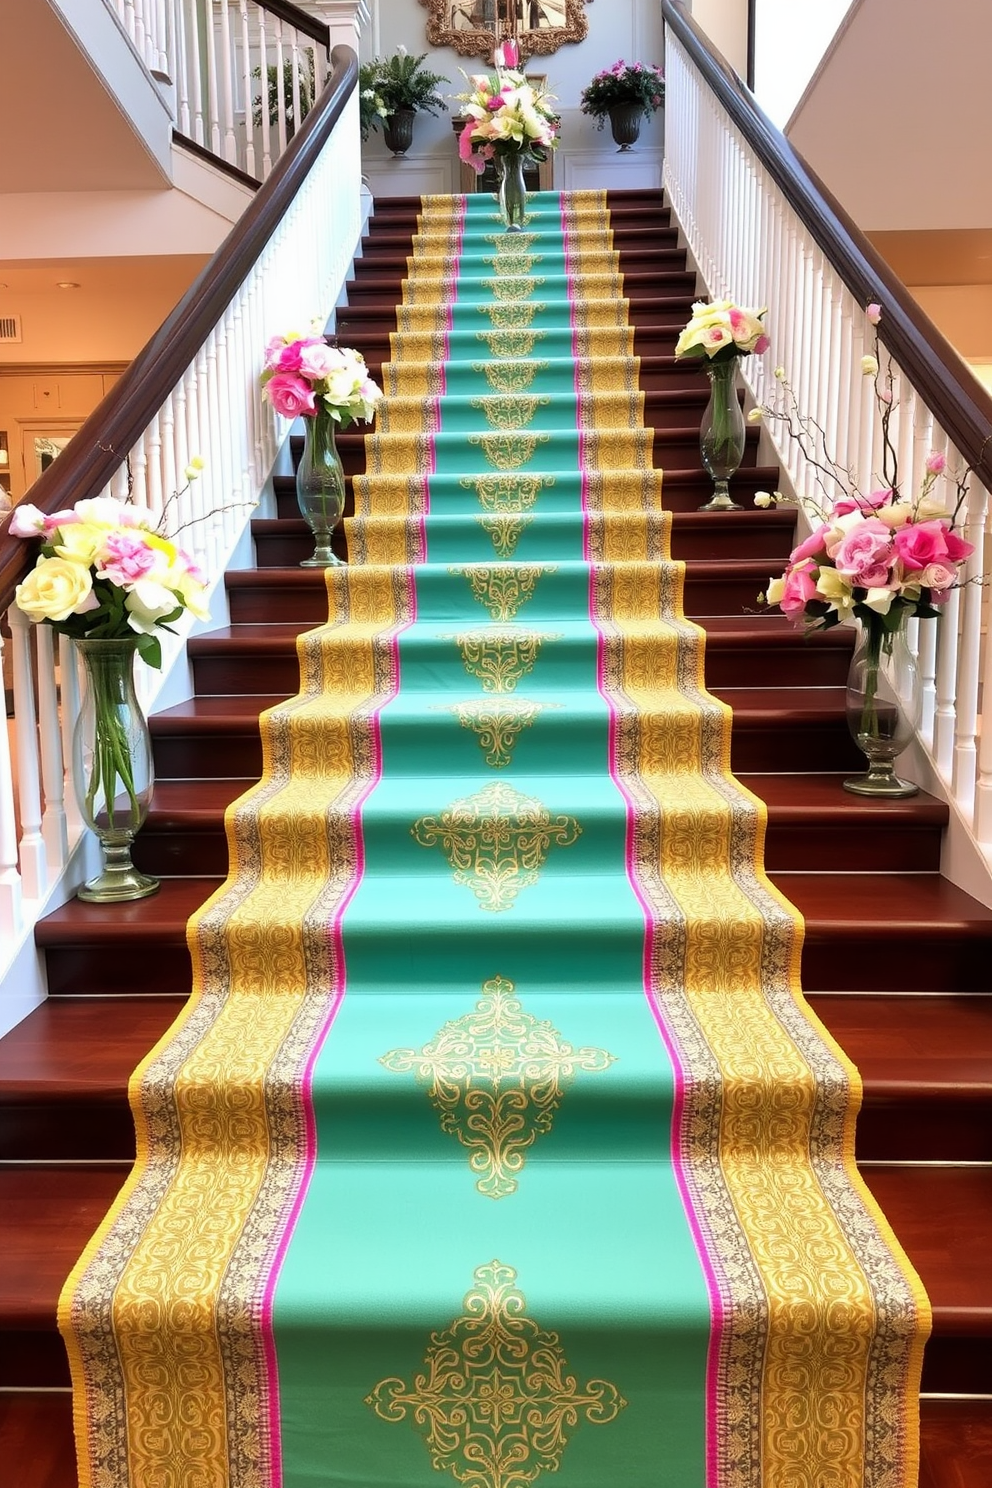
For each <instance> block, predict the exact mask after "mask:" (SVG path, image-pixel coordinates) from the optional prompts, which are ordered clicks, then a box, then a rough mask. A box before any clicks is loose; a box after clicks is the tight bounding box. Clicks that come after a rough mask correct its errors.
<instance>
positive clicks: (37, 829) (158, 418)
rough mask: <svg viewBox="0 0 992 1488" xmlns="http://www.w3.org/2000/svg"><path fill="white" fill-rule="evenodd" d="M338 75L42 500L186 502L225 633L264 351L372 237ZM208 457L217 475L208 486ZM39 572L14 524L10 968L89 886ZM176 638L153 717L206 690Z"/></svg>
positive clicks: (7, 784) (258, 451)
mask: <svg viewBox="0 0 992 1488" xmlns="http://www.w3.org/2000/svg"><path fill="white" fill-rule="evenodd" d="M332 64H333V68H332V72H331V76H330V81H329V83H328V85H327V87H326V88H325V90H324V92H323V93H322V94H321V96H320V97H319V98H318V99H317V101H316V104H315V106H314V108H313V109H312V110H311V112H310V113H309V115H308V117H307V119H306V122H305V124H304V125H303V127H302V128H301V129H300V130H299V132H298V133H297V135H296V137H295V138H294V139H293V141H292V143H291V145H290V147H289V148H288V150H287V152H286V154H285V155H284V156H283V157H282V159H281V160H280V161H279V162H278V165H277V166H276V168H275V170H273V172H272V174H271V175H270V177H269V179H268V181H266V183H265V185H264V186H262V187H261V188H260V190H259V192H258V194H257V195H256V196H255V197H254V199H253V200H252V202H251V203H250V205H249V206H248V208H247V210H246V212H245V214H244V215H243V217H242V218H241V220H240V221H239V222H238V223H237V224H236V226H235V227H234V228H233V229H232V231H231V233H230V234H229V235H228V237H227V239H226V240H225V242H224V243H223V244H222V245H221V247H220V248H219V249H218V251H217V253H216V254H215V255H214V257H213V259H212V260H211V262H210V263H209V264H208V265H207V267H206V268H205V269H204V270H203V272H202V274H201V275H200V277H199V278H198V279H197V280H196V282H195V283H194V284H193V285H192V287H191V288H190V290H189V291H188V292H187V294H186V295H185V296H184V297H183V299H182V300H181V301H180V303H179V305H177V307H176V309H175V310H174V311H173V312H172V314H171V315H170V316H169V317H168V318H167V320H165V321H164V323H163V324H162V326H161V327H160V328H159V330H158V331H157V332H156V333H155V335H154V336H152V338H151V340H150V341H149V342H148V344H147V345H146V346H145V347H144V349H143V350H142V351H141V352H139V354H138V356H137V357H136V358H135V360H134V361H133V362H132V364H131V366H130V367H129V368H128V370H127V371H126V372H125V373H124V375H123V376H122V377H121V379H120V380H119V382H118V383H117V384H116V385H115V386H114V387H113V388H112V389H111V391H110V393H108V395H107V397H106V398H105V399H104V400H103V402H102V403H101V404H100V405H99V407H98V408H97V409H96V410H95V411H94V413H92V414H91V415H90V417H89V418H88V419H87V421H86V423H85V424H84V425H83V427H82V428H81V429H80V431H79V432H78V433H77V434H76V435H75V437H74V438H73V439H72V441H71V442H70V444H69V445H68V446H67V448H66V449H65V450H64V451H63V453H62V454H61V455H60V456H59V458H58V460H56V461H54V462H53V463H52V464H51V465H50V466H49V468H48V469H47V470H46V471H45V472H44V473H43V475H41V476H40V477H39V479H38V480H37V481H36V482H35V484H34V485H33V486H32V487H31V491H30V493H29V500H30V501H31V503H32V504H33V505H35V506H37V507H39V508H40V509H41V510H42V511H45V512H54V511H60V510H63V509H65V508H66V507H71V506H73V505H74V504H75V502H76V501H78V500H80V499H81V498H84V497H93V496H114V497H117V498H118V499H122V500H123V499H127V498H128V497H130V498H131V499H133V500H134V501H135V502H136V503H139V504H141V505H144V506H148V507H150V508H151V510H152V511H153V512H156V513H158V514H161V513H162V512H163V511H164V510H165V508H166V507H167V506H168V514H167V515H168V520H167V524H166V527H167V531H168V532H169V533H175V532H177V531H178V530H180V529H181V536H180V541H181V543H182V545H183V547H185V548H186V549H187V551H189V552H191V553H192V555H193V557H194V558H195V560H196V562H197V564H198V565H199V566H200V567H201V568H202V569H203V570H204V572H205V573H206V574H207V575H208V576H209V577H210V578H211V579H212V580H213V581H214V591H213V593H212V594H211V599H212V600H213V601H215V602H214V604H213V614H214V620H213V623H214V624H217V623H218V615H219V614H222V612H223V609H224V605H225V603H226V601H225V597H224V583H223V576H224V570H225V568H226V567H227V566H228V564H229V562H230V560H231V557H232V554H234V553H235V552H236V550H237V551H238V553H239V562H240V564H241V566H248V565H250V563H251V561H252V560H251V554H250V539H249V537H248V523H249V521H250V517H251V513H252V510H253V508H254V507H255V506H256V505H257V503H258V501H259V498H260V495H261V494H262V493H263V492H264V491H265V489H266V484H267V482H268V480H269V477H270V473H271V471H272V467H273V464H274V462H275V460H276V457H277V455H278V453H279V450H280V448H281V447H282V445H283V443H284V442H285V438H286V433H287V431H288V425H287V424H286V422H285V421H284V420H281V419H277V418H276V416H275V415H274V414H273V412H272V409H271V407H270V406H269V405H268V404H267V403H263V402H262V401H261V397H260V392H259V381H258V375H259V371H260V370H261V365H262V352H263V348H264V346H265V343H266V341H267V340H268V339H269V338H270V337H271V336H273V335H275V334H278V333H280V332H285V331H287V330H290V329H293V328H296V327H303V328H306V327H307V326H308V325H309V324H310V322H311V319H312V318H313V317H315V316H316V317H319V318H320V320H321V323H323V322H326V321H327V319H328V318H329V317H330V315H331V314H332V313H333V310H334V307H335V305H336V304H337V302H338V299H339V297H340V293H341V288H342V286H343V284H344V281H345V278H346V276H347V273H348V270H349V268H350V265H351V261H352V258H353V256H354V253H355V250H356V247H357V245H358V241H359V237H360V234H361V230H362V215H361V212H362V206H361V163H360V143H359V122H358V96H357V92H356V90H355V84H356V82H357V77H358V63H357V59H356V57H355V54H354V52H352V51H351V50H350V49H349V48H346V47H335V49H334V52H333V56H332ZM195 460H199V461H202V462H203V470H202V473H201V474H200V475H199V477H198V478H197V479H195V480H192V481H190V480H188V479H187V477H186V474H185V472H186V471H187V469H188V468H189V467H191V466H192V465H193V462H194V461H195ZM241 554H243V555H244V556H243V557H242V556H241ZM34 561H35V553H34V552H33V545H32V544H30V543H26V542H23V541H21V540H19V539H18V538H16V537H12V536H11V535H10V533H9V532H8V531H7V529H6V526H4V527H2V528H0V615H3V614H4V612H5V611H6V616H7V621H8V624H9V626H10V632H11V640H10V642H9V645H10V648H11V652H12V657H11V660H12V667H11V671H12V680H13V698H14V708H13V720H12V734H13V740H14V748H13V750H11V749H10V748H9V744H8V735H9V732H11V730H9V729H3V730H0V972H2V971H3V970H4V969H5V967H9V966H10V964H11V962H12V960H13V957H14V956H15V954H17V953H18V952H19V950H21V949H23V948H24V947H25V946H26V947H27V951H30V946H29V945H27V940H28V937H29V935H30V932H31V929H32V927H33V925H34V922H35V920H36V919H37V918H38V917H39V916H40V914H41V913H43V912H45V911H46V909H47V908H49V907H53V906H54V905H55V904H57V903H60V902H62V900H64V899H65V898H66V897H67V895H68V894H69V893H71V892H73V889H74V887H75V884H76V883H78V881H79V878H80V877H81V876H82V875H81V874H80V873H79V872H78V871H76V872H75V877H74V878H73V880H72V882H71V883H70V882H69V881H68V879H69V877H71V875H67V874H66V869H67V867H68V866H69V864H70V859H71V858H72V855H73V854H74V852H75V850H76V848H77V846H82V847H83V848H84V850H86V841H87V838H86V836H85V835H84V832H83V827H82V823H81V821H80V819H79V815H78V813H77V811H76V809H75V806H74V792H73V790H72V783H71V780H70V779H69V778H68V776H67V774H66V771H67V769H69V768H71V750H70V749H69V747H68V744H69V741H70V739H71V730H72V724H73V721H74V718H75V716H76V714H77V712H78V671H77V667H76V664H75V655H74V650H73V648H72V646H71V643H69V642H67V641H66V640H65V639H64V638H62V637H60V638H59V647H58V656H57V661H58V671H57V673H56V655H55V648H54V646H53V641H54V639H55V636H54V633H53V631H52V630H51V629H50V627H48V626H46V625H38V626H30V625H29V624H28V623H27V621H26V619H25V617H24V616H23V615H22V613H21V611H20V610H19V609H18V608H17V606H16V605H15V604H13V602H12V601H13V597H14V589H15V586H16V584H17V583H18V582H19V581H20V580H21V578H23V576H24V574H25V573H26V572H27V571H28V569H29V568H30V567H32V566H33V564H34ZM183 621H186V622H187V623H186V625H185V627H184V625H183ZM220 623H223V619H222V618H221V620H220ZM201 628H202V627H201ZM175 629H176V631H177V632H178V634H177V635H176V636H169V635H164V636H163V638H162V639H163V653H164V654H163V665H162V670H161V671H160V672H159V671H153V670H151V669H149V668H148V667H146V666H144V665H143V664H142V663H139V664H138V677H137V682H138V692H139V697H140V698H141V701H142V703H143V704H144V706H145V708H146V709H149V708H150V707H151V706H152V704H154V703H155V702H156V701H158V702H159V703H160V704H161V702H162V699H163V697H164V698H165V700H166V701H167V702H178V701H181V700H182V699H183V698H185V697H188V696H189V695H190V691H191V689H190V686H189V678H188V668H186V667H185V642H186V634H187V633H188V630H189V629H190V617H189V614H188V612H184V616H183V619H182V620H179V621H176V622H175ZM0 646H2V642H0ZM164 689H171V691H164ZM74 867H78V865H74ZM13 980H14V979H13V978H7V979H6V980H5V982H4V997H3V1000H2V1001H0V1032H3V1031H4V1030H5V1029H6V1028H8V1027H10V1026H11V1024H12V1022H16V1021H17V1018H18V1017H21V1016H23V1015H24V1013H25V1012H27V1011H29V1006H23V1005H19V1006H18V1008H16V1009H15V1008H14V1007H13V1005H12V1004H11V1002H10V1000H9V998H8V990H9V986H10V983H11V982H12V981H13ZM34 1000H35V1001H36V1000H37V994H36V995H35V998H34ZM15 1001H16V999H15ZM12 1012H13V1016H12Z"/></svg>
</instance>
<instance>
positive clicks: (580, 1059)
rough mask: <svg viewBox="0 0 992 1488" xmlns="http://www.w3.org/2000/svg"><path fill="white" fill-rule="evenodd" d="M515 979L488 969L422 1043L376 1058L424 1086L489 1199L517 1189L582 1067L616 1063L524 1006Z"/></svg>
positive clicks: (598, 1067)
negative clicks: (455, 1014)
mask: <svg viewBox="0 0 992 1488" xmlns="http://www.w3.org/2000/svg"><path fill="white" fill-rule="evenodd" d="M515 990H516V989H515V987H514V984H513V982H510V981H507V980H506V978H505V977H499V976H498V977H493V979H492V980H491V981H488V982H484V983H483V986H482V997H481V998H480V999H479V1001H478V1002H477V1003H476V1005H475V1007H474V1009H473V1010H472V1012H471V1013H466V1014H465V1016H464V1017H462V1018H456V1019H453V1020H452V1021H451V1022H448V1023H445V1024H444V1026H443V1027H442V1028H440V1029H439V1030H438V1032H437V1033H436V1034H435V1035H434V1037H433V1038H432V1039H431V1040H430V1042H429V1043H426V1044H424V1046H423V1048H421V1049H390V1051H389V1053H388V1054H384V1055H383V1056H382V1058H381V1059H380V1060H379V1063H380V1064H383V1065H385V1067H386V1069H388V1070H393V1071H394V1072H395V1073H396V1074H406V1073H407V1072H408V1071H410V1070H412V1071H413V1072H414V1074H415V1075H416V1077H417V1080H418V1081H419V1082H420V1083H422V1084H423V1083H426V1084H427V1086H428V1090H427V1095H428V1099H429V1100H430V1103H431V1105H432V1106H433V1107H434V1109H435V1111H437V1113H438V1115H439V1116H440V1118H441V1129H442V1131H445V1132H450V1133H451V1134H452V1135H453V1136H455V1137H457V1139H458V1141H459V1142H460V1143H461V1144H462V1146H463V1147H467V1148H468V1150H469V1153H470V1156H469V1167H470V1168H471V1169H472V1172H473V1173H475V1174H477V1175H478V1182H477V1183H476V1185H475V1186H476V1188H477V1189H478V1190H479V1193H481V1194H484V1195H485V1196H486V1197H487V1198H490V1199H503V1198H506V1197H507V1196H508V1195H509V1194H513V1193H516V1191H517V1186H518V1184H517V1175H518V1174H519V1173H520V1172H522V1170H523V1167H524V1162H525V1158H526V1153H527V1151H528V1149H529V1148H530V1147H532V1146H533V1145H534V1143H535V1142H536V1141H537V1139H538V1137H540V1136H543V1135H544V1134H545V1133H546V1132H549V1131H550V1130H551V1128H552V1125H553V1124H554V1118H555V1114H556V1113H557V1111H558V1108H559V1106H560V1105H561V1103H562V1099H563V1098H564V1095H565V1091H566V1089H567V1088H568V1086H569V1085H570V1084H571V1083H572V1081H573V1080H574V1079H575V1076H576V1075H577V1074H578V1073H579V1072H580V1071H586V1072H589V1073H593V1074H597V1073H599V1072H600V1071H602V1070H605V1069H608V1068H609V1066H610V1065H611V1064H613V1063H614V1055H612V1054H608V1053H607V1052H606V1050H605V1049H594V1048H591V1047H586V1048H583V1049H576V1048H575V1047H574V1046H573V1045H572V1044H569V1043H567V1042H566V1041H565V1040H564V1039H563V1038H562V1036H561V1034H560V1033H559V1032H558V1030H557V1028H555V1027H554V1025H553V1024H552V1023H550V1022H549V1021H548V1019H546V1018H542V1019H538V1018H535V1017H534V1016H533V1014H531V1013H528V1012H525V1011H524V1009H523V1006H522V1005H521V1003H520V1000H519V998H517V997H515V996H514V992H515Z"/></svg>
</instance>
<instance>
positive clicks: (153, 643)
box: [138, 635, 162, 670]
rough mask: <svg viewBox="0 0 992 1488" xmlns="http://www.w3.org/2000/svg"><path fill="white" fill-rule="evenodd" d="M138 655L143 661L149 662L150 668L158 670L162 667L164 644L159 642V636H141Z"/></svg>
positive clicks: (139, 637)
mask: <svg viewBox="0 0 992 1488" xmlns="http://www.w3.org/2000/svg"><path fill="white" fill-rule="evenodd" d="M138 655H139V656H140V657H141V659H142V661H144V662H147V663H148V665H149V666H150V667H155V668H156V670H157V669H158V668H159V667H161V665H162V642H161V641H160V640H159V638H158V636H153V635H139V636H138Z"/></svg>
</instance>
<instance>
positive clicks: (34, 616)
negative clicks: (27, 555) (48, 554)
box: [14, 558, 96, 624]
mask: <svg viewBox="0 0 992 1488" xmlns="http://www.w3.org/2000/svg"><path fill="white" fill-rule="evenodd" d="M14 599H15V601H16V603H17V606H18V608H19V609H21V610H23V611H24V613H25V615H27V617H28V619H29V620H33V621H34V622H35V623H36V624H37V622H38V621H39V620H56V621H58V620H68V618H69V616H70V615H81V614H82V613H83V612H84V610H91V609H93V607H94V604H95V602H96V597H95V595H94V593H93V579H92V577H91V575H90V571H89V568H88V567H87V566H85V565H84V564H82V563H74V562H72V560H71V559H68V558H39V559H38V562H37V565H36V566H35V567H34V568H33V569H32V570H31V572H30V573H29V574H28V576H27V578H26V579H25V580H24V582H23V584H18V586H17V588H16V589H15V590H14Z"/></svg>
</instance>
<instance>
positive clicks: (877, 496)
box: [834, 491, 892, 517]
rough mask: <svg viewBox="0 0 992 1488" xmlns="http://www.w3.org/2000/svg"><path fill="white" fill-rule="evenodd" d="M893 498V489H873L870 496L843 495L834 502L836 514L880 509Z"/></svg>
mask: <svg viewBox="0 0 992 1488" xmlns="http://www.w3.org/2000/svg"><path fill="white" fill-rule="evenodd" d="M891 500H892V492H891V491H872V493H871V495H870V496H842V497H841V498H840V500H839V501H835V502H834V515H835V516H838V517H846V516H849V515H850V513H851V512H856V511H860V512H868V511H878V508H879V507H880V506H888V504H889V502H890V501H891Z"/></svg>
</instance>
